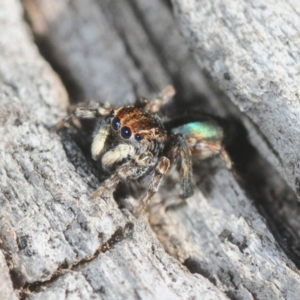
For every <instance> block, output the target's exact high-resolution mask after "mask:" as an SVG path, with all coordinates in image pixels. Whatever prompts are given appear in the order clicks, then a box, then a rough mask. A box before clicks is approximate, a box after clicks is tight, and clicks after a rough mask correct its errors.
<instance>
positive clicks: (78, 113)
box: [55, 105, 111, 131]
mask: <svg viewBox="0 0 300 300" xmlns="http://www.w3.org/2000/svg"><path fill="white" fill-rule="evenodd" d="M110 112H111V108H108V107H105V106H102V105H100V106H98V107H97V108H88V107H80V106H78V107H76V109H75V110H74V112H73V113H71V114H69V115H68V116H66V117H65V118H63V119H62V120H61V121H60V122H59V123H58V124H57V125H56V126H55V127H56V130H57V131H58V130H61V129H62V128H63V127H64V126H65V124H66V123H68V122H70V121H71V120H72V119H73V118H77V119H89V120H92V119H96V118H99V117H103V116H106V115H108V114H109V113H110Z"/></svg>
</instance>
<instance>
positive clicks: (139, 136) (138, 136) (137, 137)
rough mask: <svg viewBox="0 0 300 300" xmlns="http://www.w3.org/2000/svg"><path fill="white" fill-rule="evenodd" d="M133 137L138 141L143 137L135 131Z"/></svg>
mask: <svg viewBox="0 0 300 300" xmlns="http://www.w3.org/2000/svg"><path fill="white" fill-rule="evenodd" d="M134 138H135V139H136V140H137V141H138V142H139V141H140V140H142V139H143V137H142V136H141V135H140V134H139V133H137V134H136V135H135V136H134Z"/></svg>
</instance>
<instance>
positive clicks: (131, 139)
mask: <svg viewBox="0 0 300 300" xmlns="http://www.w3.org/2000/svg"><path fill="white" fill-rule="evenodd" d="M110 117H111V130H112V134H113V135H114V136H115V137H116V138H117V139H118V140H119V141H120V143H123V142H124V143H126V144H131V145H132V146H133V147H134V148H136V149H139V150H140V152H141V151H153V152H154V153H153V154H154V155H156V154H158V153H159V152H160V151H161V149H162V148H163V145H164V142H165V140H166V138H167V133H166V131H165V129H164V126H163V124H162V122H161V120H160V118H159V117H158V116H157V115H156V114H150V113H148V112H145V111H144V110H143V109H141V108H138V107H135V106H123V107H121V108H118V109H115V110H114V111H112V112H111V115H110Z"/></svg>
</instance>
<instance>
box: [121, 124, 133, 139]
mask: <svg viewBox="0 0 300 300" xmlns="http://www.w3.org/2000/svg"><path fill="white" fill-rule="evenodd" d="M121 136H122V138H124V139H129V138H130V137H131V130H130V129H129V128H128V127H127V126H124V127H122V129H121Z"/></svg>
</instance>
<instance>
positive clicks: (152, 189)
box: [136, 156, 170, 214]
mask: <svg viewBox="0 0 300 300" xmlns="http://www.w3.org/2000/svg"><path fill="white" fill-rule="evenodd" d="M169 168H170V160H169V159H168V158H167V157H165V156H163V157H161V158H160V160H159V161H158V164H157V166H156V168H155V170H154V172H153V175H152V178H151V181H150V185H149V187H148V190H147V192H146V195H145V196H144V197H143V199H142V203H141V204H140V205H139V207H138V209H137V211H136V214H139V213H141V212H142V211H143V210H144V209H145V207H146V206H147V205H148V203H149V201H150V200H151V198H152V196H153V195H154V194H155V193H156V192H157V190H158V188H159V186H160V183H161V180H162V177H163V176H164V175H165V174H166V173H167V172H168V170H169Z"/></svg>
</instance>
